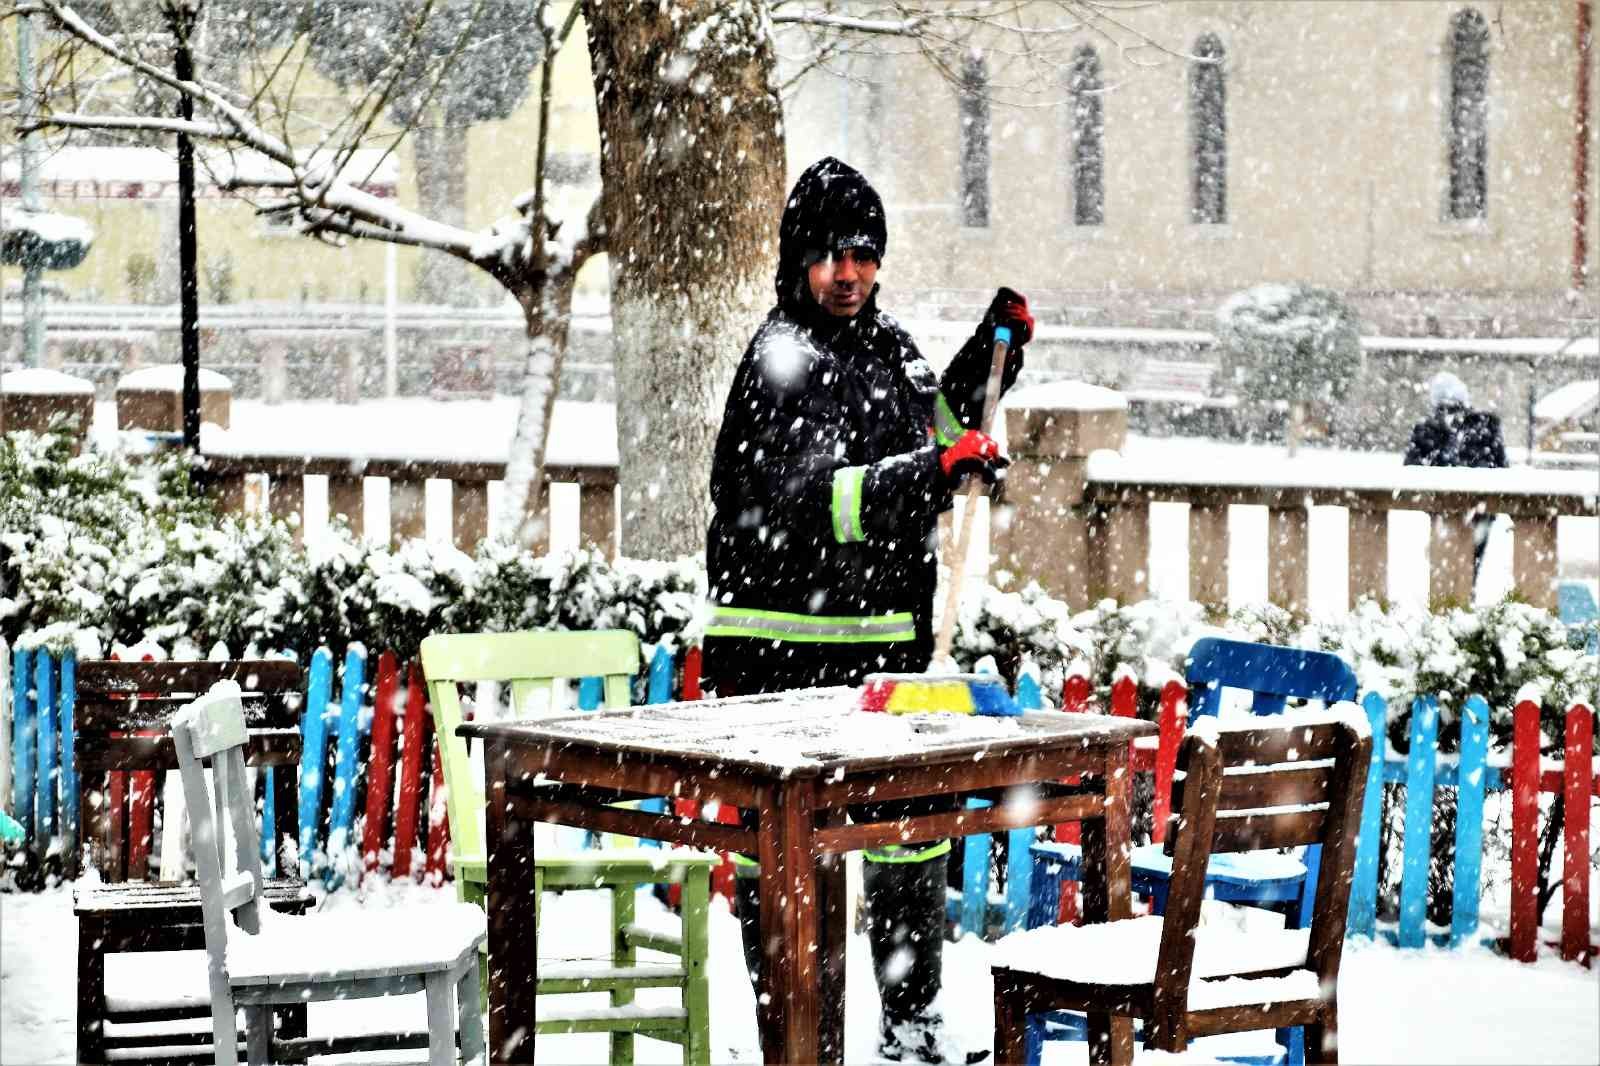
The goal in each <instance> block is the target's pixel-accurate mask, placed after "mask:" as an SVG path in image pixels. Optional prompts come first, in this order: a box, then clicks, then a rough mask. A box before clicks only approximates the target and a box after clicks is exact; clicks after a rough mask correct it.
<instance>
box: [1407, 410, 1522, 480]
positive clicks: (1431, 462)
mask: <svg viewBox="0 0 1600 1066" xmlns="http://www.w3.org/2000/svg"><path fill="white" fill-rule="evenodd" d="M1405 465H1406V466H1475V467H1503V466H1505V465H1506V445H1505V440H1504V439H1503V438H1502V436H1501V434H1500V419H1499V417H1498V416H1497V415H1494V414H1491V413H1490V412H1488V411H1474V410H1473V409H1472V408H1470V407H1468V406H1466V405H1465V404H1461V403H1457V402H1455V401H1453V400H1447V401H1445V402H1443V403H1441V404H1439V405H1438V406H1437V407H1435V408H1434V409H1433V413H1432V414H1431V415H1429V416H1428V417H1427V418H1425V419H1423V420H1422V421H1420V422H1418V423H1417V424H1416V425H1415V426H1413V427H1412V428H1411V443H1410V444H1409V445H1408V446H1407V447H1406V456H1405Z"/></svg>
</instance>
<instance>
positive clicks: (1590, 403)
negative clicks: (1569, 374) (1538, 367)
mask: <svg viewBox="0 0 1600 1066" xmlns="http://www.w3.org/2000/svg"><path fill="white" fill-rule="evenodd" d="M1596 404H1600V380H1597V379H1595V378H1580V379H1579V380H1577V381H1571V382H1568V383H1567V384H1565V385H1563V386H1561V387H1560V388H1559V389H1554V390H1552V391H1551V392H1549V393H1547V394H1546V395H1545V396H1544V397H1543V398H1542V399H1540V401H1539V402H1538V403H1536V404H1534V405H1533V417H1534V418H1536V419H1539V420H1540V421H1549V422H1565V421H1566V420H1567V419H1569V418H1577V417H1579V416H1581V415H1585V414H1588V413H1589V412H1590V411H1593V410H1594V409H1595V405H1596Z"/></svg>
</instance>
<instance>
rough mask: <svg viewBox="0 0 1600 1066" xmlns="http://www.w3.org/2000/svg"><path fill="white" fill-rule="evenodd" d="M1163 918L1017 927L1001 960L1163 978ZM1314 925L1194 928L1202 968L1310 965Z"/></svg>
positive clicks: (1063, 974) (1066, 975) (1139, 979)
mask: <svg viewBox="0 0 1600 1066" xmlns="http://www.w3.org/2000/svg"><path fill="white" fill-rule="evenodd" d="M1163 921H1164V920H1163V919H1162V918H1161V917H1160V916H1159V915H1154V914H1147V915H1142V916H1140V917H1138V918H1124V919H1122V920H1120V921H1114V922H1093V923H1090V924H1088V925H1051V926H1043V927H1041V928H1038V929H1029V930H1026V931H1024V932H1020V933H1012V934H1011V935H1010V936H1007V937H1003V938H1002V939H1000V940H999V941H997V942H996V943H995V946H994V956H993V965H995V966H1005V967H1009V968H1010V969H1013V970H1022V971H1025V972H1028V973H1036V974H1041V975H1043V976H1045V977H1055V978H1060V979H1062V980H1067V981H1082V982H1095V983H1099V984H1111V985H1138V984H1149V983H1151V982H1153V981H1154V980H1155V973H1156V956H1157V954H1158V953H1159V951H1160V948H1161V929H1162V925H1163ZM1310 935H1311V931H1310V930H1309V929H1255V930H1251V931H1250V932H1242V931H1240V930H1239V929H1237V928H1233V927H1230V926H1228V925H1226V924H1224V923H1221V922H1217V923H1214V924H1209V925H1207V924H1202V925H1200V926H1198V927H1197V928H1196V929H1195V932H1194V942H1195V946H1194V970H1193V973H1194V976H1195V977H1197V978H1199V977H1220V976H1225V975H1227V974H1237V973H1251V972H1254V971H1258V970H1276V969H1283V968H1286V967H1290V966H1304V965H1305V962H1306V945H1307V942H1308V939H1309V937H1310Z"/></svg>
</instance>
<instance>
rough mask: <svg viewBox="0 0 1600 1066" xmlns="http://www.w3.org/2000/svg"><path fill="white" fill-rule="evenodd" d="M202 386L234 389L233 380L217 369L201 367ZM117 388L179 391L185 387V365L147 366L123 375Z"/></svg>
mask: <svg viewBox="0 0 1600 1066" xmlns="http://www.w3.org/2000/svg"><path fill="white" fill-rule="evenodd" d="M200 387H201V388H202V389H216V390H219V391H232V389H233V382H232V381H230V380H228V378H227V377H226V376H224V375H222V374H219V373H217V372H216V371H215V370H207V369H206V368H205V367H201V368H200ZM117 388H118V389H119V390H121V389H157V390H160V391H163V392H177V391H179V390H180V389H182V388H183V367H182V366H181V365H179V364H177V363H168V364H166V365H164V366H147V367H144V368H143V369H141V370H135V371H132V372H131V373H127V374H124V375H122V377H121V378H119V379H117Z"/></svg>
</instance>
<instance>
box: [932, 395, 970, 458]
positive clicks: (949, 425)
mask: <svg viewBox="0 0 1600 1066" xmlns="http://www.w3.org/2000/svg"><path fill="white" fill-rule="evenodd" d="M966 431H967V427H966V426H964V425H962V424H961V419H959V418H957V417H956V413H955V412H954V411H952V410H951V409H950V401H949V400H947V399H945V398H944V393H942V392H941V393H940V394H939V395H938V396H937V397H936V398H935V399H934V401H933V439H934V440H936V441H938V442H939V446H940V447H941V448H948V447H950V445H952V444H954V443H955V442H956V441H958V440H960V439H961V434H963V433H965V432H966Z"/></svg>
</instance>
